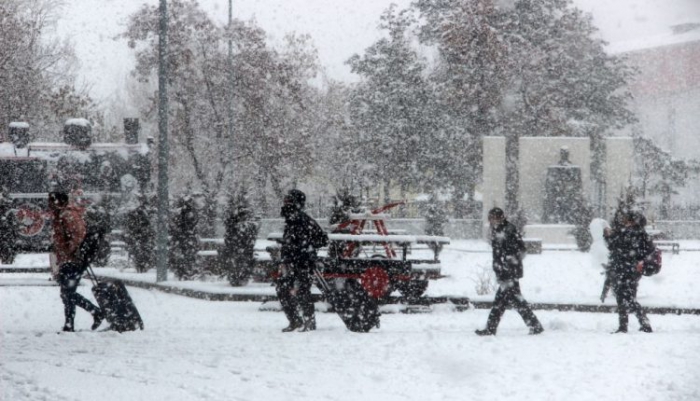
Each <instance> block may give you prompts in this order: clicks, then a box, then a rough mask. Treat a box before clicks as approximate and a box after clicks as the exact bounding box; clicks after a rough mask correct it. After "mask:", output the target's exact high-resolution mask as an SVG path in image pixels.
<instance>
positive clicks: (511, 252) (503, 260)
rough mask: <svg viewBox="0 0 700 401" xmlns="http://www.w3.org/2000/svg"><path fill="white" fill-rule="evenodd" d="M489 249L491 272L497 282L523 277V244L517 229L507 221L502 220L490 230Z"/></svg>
mask: <svg viewBox="0 0 700 401" xmlns="http://www.w3.org/2000/svg"><path fill="white" fill-rule="evenodd" d="M491 247H492V249H493V271H494V273H496V279H497V280H498V281H506V280H513V279H519V278H522V277H523V262H522V260H523V257H524V256H525V243H524V242H523V239H522V237H521V236H520V233H519V232H518V229H517V228H516V227H515V226H514V225H513V224H511V223H510V222H508V220H505V219H504V220H503V221H502V222H501V223H500V224H499V225H497V226H495V227H492V228H491Z"/></svg>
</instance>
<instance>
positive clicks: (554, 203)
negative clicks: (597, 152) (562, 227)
mask: <svg viewBox="0 0 700 401" xmlns="http://www.w3.org/2000/svg"><path fill="white" fill-rule="evenodd" d="M559 156H560V160H559V163H558V164H557V165H554V166H549V167H547V179H546V181H545V194H544V209H543V212H542V222H543V223H550V224H551V223H559V224H573V223H575V217H576V212H577V208H578V207H579V203H580V202H581V199H582V193H583V185H582V182H581V168H580V167H579V166H577V165H574V164H573V163H571V161H569V149H568V148H567V147H566V146H564V147H562V148H561V150H560V151H559Z"/></svg>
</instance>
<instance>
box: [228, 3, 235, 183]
mask: <svg viewBox="0 0 700 401" xmlns="http://www.w3.org/2000/svg"><path fill="white" fill-rule="evenodd" d="M228 33H229V37H228V85H229V88H228V146H229V149H228V150H229V158H231V160H233V118H234V113H233V85H234V83H233V0H228ZM231 170H232V171H233V166H232V167H231ZM232 175H233V174H232Z"/></svg>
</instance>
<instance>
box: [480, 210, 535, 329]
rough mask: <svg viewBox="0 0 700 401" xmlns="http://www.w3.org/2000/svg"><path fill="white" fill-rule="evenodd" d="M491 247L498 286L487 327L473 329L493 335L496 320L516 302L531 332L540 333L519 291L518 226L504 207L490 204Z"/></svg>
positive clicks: (521, 249) (520, 250)
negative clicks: (512, 221)
mask: <svg viewBox="0 0 700 401" xmlns="http://www.w3.org/2000/svg"><path fill="white" fill-rule="evenodd" d="M488 220H489V225H490V239H491V247H492V249H493V271H494V273H496V279H497V280H498V285H499V288H498V290H497V291H496V298H495V299H494V301H493V308H491V313H489V318H488V321H487V322H486V328H485V329H483V330H476V334H477V335H480V336H492V335H496V330H497V329H498V324H499V323H500V321H501V317H502V316H503V313H504V312H505V310H506V307H507V306H508V305H513V306H515V309H516V310H517V311H518V313H519V314H520V316H521V317H522V318H523V320H524V321H525V324H526V325H527V326H528V327H529V328H530V334H540V333H542V332H543V331H544V328H543V327H542V324H540V322H539V320H537V317H536V316H535V314H534V313H533V312H532V309H531V308H530V305H528V303H527V301H526V300H525V298H523V296H522V294H521V293H520V283H519V282H518V280H519V279H521V278H522V277H523V262H522V260H523V257H524V256H525V243H524V242H523V239H522V237H521V236H520V233H518V229H517V228H516V227H515V226H514V225H513V224H512V223H510V222H509V221H508V220H506V217H505V214H504V213H503V210H501V209H500V208H497V207H496V208H493V209H491V210H490V211H489V214H488Z"/></svg>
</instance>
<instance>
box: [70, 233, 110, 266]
mask: <svg viewBox="0 0 700 401" xmlns="http://www.w3.org/2000/svg"><path fill="white" fill-rule="evenodd" d="M86 226H87V227H86V233H85V238H84V239H83V242H81V243H80V247H78V255H77V257H76V262H77V263H78V264H79V265H80V266H81V267H83V268H87V267H88V266H90V265H91V264H92V263H93V262H94V261H95V259H97V255H98V252H99V250H100V246H101V244H102V242H103V241H104V238H105V232H104V230H103V229H101V228H100V227H99V226H98V225H97V224H89V223H88V224H86Z"/></svg>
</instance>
